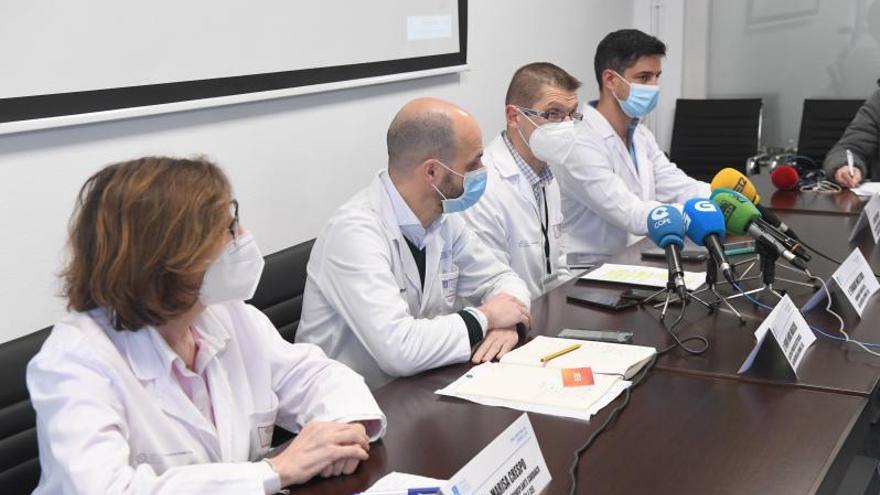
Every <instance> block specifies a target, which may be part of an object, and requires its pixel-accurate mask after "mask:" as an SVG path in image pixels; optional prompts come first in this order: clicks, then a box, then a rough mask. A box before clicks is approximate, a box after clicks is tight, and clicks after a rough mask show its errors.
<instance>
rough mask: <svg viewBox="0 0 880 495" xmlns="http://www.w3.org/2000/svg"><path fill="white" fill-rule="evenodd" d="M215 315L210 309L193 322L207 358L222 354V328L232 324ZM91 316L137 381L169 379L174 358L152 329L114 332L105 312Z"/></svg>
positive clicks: (225, 334) (225, 336) (224, 334)
mask: <svg viewBox="0 0 880 495" xmlns="http://www.w3.org/2000/svg"><path fill="white" fill-rule="evenodd" d="M214 313H215V310H213V309H212V308H211V307H209V308H206V309H205V311H203V312H202V314H201V315H199V317H198V319H196V326H197V327H198V329H199V335H200V337H201V338H202V340H203V341H204V347H203V348H202V349H201V350H200V351H199V352H206V353H209V354H210V357H213V356H215V355H217V354H219V353H220V352H222V351H223V349H225V348H226V343H227V341H228V340H229V339H230V338H231V336H230V334H229V331H228V330H227V329H226V328H225V326H226V325H227V324H231V322H224V321H221V319H220V318H217V316H216V315H215V314H214ZM90 314H91V315H92V317H93V318H95V319H96V320H98V321H99V323H100V324H101V326H102V327H104V328H105V329H106V332H107V333H108V336H109V337H110V339H111V340H113V341H115V342H116V344H117V347H118V348H120V353H122V354H123V356H124V357H125V359H126V361H128V363H129V366H130V367H131V370H132V372H133V373H134V374H135V376H136V377H137V378H138V379H139V380H142V381H146V380H156V379H158V378H160V377H163V376H166V377H167V376H170V374H171V364H172V362H173V361H174V359H175V358H176V357H177V354H176V353H175V352H174V351H173V350H172V349H171V347H170V346H168V343H167V342H165V339H164V338H162V336H161V335H160V334H159V332H158V331H157V330H156V329H155V328H154V327H151V326H148V327H144V328H141V329H140V330H137V331H134V332H132V331H128V330H121V331H117V330H115V329H113V328H112V326H111V325H110V322H109V320H108V318H107V316H106V312H105V311H104V310H94V311H92V312H90ZM110 332H113V333H110Z"/></svg>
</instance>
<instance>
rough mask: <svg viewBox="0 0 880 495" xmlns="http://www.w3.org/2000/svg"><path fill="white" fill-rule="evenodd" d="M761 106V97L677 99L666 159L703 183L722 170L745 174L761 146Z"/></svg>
mask: <svg viewBox="0 0 880 495" xmlns="http://www.w3.org/2000/svg"><path fill="white" fill-rule="evenodd" d="M762 106H763V103H762V101H761V99H760V98H748V99H713V100H689V99H679V100H677V101H676V103H675V120H674V123H673V128H672V144H671V146H670V149H669V159H670V160H672V162H674V163H675V164H676V165H678V167H679V168H680V169H682V170H683V171H684V172H685V173H686V174H688V175H689V176H691V177H693V178H695V179H699V180H703V181H710V180H712V177H714V176H715V174H716V173H717V172H718V171H719V170H721V169H723V168H725V167H732V168H735V169H738V170H740V171H743V172H745V163H746V160H748V159H749V158H750V157H752V156H754V155H756V154H757V152H758V146H759V145H760V139H761V109H762Z"/></svg>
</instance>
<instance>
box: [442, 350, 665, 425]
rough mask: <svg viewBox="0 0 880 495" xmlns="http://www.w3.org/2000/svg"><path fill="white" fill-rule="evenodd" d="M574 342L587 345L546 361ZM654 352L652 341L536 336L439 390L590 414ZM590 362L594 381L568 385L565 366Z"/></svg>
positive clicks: (521, 407)
mask: <svg viewBox="0 0 880 495" xmlns="http://www.w3.org/2000/svg"><path fill="white" fill-rule="evenodd" d="M573 344H580V345H581V347H580V348H579V349H577V350H575V351H572V352H569V353H568V354H565V355H563V356H560V357H557V358H555V359H553V360H551V361H549V362H548V363H546V365H543V366H542V365H541V358H542V357H544V356H546V355H548V354H551V353H553V352H556V351H559V350H561V349H564V348H566V347H568V346H570V345H573ZM654 354H655V350H654V349H653V348H651V347H641V346H633V345H626V344H610V343H604V342H590V341H580V340H571V339H559V338H552V337H536V338H535V339H534V340H532V341H531V342H529V343H528V344H526V345H524V346H522V347H521V348H519V349H516V350H514V351H511V352H509V353H507V354H506V355H504V356H503V357H502V358H501V362H498V363H484V364H481V365H479V366H475V367H473V368H471V369H470V370H469V371H468V372H467V373H465V374H464V375H463V376H462V377H460V378H459V379H457V380H455V381H454V382H452V383H451V384H449V385H448V386H447V387H444V388H443V389H441V390H438V391H437V394H440V395H446V396H451V397H458V398H460V399H466V400H469V401H471V402H476V403H478V404H484V405H489V406H502V407H509V408H511V409H518V410H522V411H531V412H537V413H542V414H551V415H555V416H565V417H570V418H578V419H585V420H587V419H589V418H590V416H592V415H593V414H595V413H596V412H598V411H599V410H600V409H602V408H603V407H605V406H606V405H608V403H610V402H611V401H613V400H614V399H615V398H616V397H617V396H618V395H619V394H620V393H621V392H623V391H624V390H626V388H627V387H628V386H629V382H627V381H625V378H629V377H630V376H632V375H633V374H635V373H636V372H637V371H638V370H639V369H640V368H641V367H642V366H643V365H644V364H645V363H647V362H648V361H649V360H650V359H651V357H652V356H653V355H654ZM584 367H589V368H591V369H592V371H593V384H592V385H588V386H578V387H565V386H563V380H562V369H564V368H584Z"/></svg>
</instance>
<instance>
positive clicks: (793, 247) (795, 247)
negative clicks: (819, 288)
mask: <svg viewBox="0 0 880 495" xmlns="http://www.w3.org/2000/svg"><path fill="white" fill-rule="evenodd" d="M721 193H727V194H732V195H734V196H736V197H738V198H742V201H748V198H747V197H746V196H744V195H742V194H740V193H738V192H736V191H733V190H731V189H720V188H719V189H716V190H714V191H712V195H711V196H709V197H710V198H711V199H713V200H714V199H715V196H716V195H717V194H721ZM755 208H757V209H758V213H760V214H761V218H759V219H758V220H756V222H758V225H760V226H761V227H764V230H766V231H767V233H768V234H770V235H772V236H773V237H775V238H776V240H777V241H779V242H780V243H782V245H783V246H785V248H786V249H788V250H789V251H791V252H792V253H794V254H795V255H797V256H798V257H799V258H801V259H803V260H804V261H810V260H811V259H812V256H810V254H809V253H808V252H807V250H806V249H804V246H802V245H801V243H800V242H798V241H797V240H795V239H792V238H791V237H789V236H787V235H785V234H783V233H782V232H780V231H779V230H777V229H776V227H774V226H773V224H772V223H770V222H767V221H766V220H764V211H765V210H763V209H762V208H761V206H760V205H755ZM767 212H768V213H769V210H767Z"/></svg>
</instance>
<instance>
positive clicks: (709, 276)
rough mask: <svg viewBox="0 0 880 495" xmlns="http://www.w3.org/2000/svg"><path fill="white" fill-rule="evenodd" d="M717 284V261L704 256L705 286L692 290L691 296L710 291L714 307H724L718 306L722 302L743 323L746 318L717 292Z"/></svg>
mask: <svg viewBox="0 0 880 495" xmlns="http://www.w3.org/2000/svg"><path fill="white" fill-rule="evenodd" d="M717 285H718V263H716V262H715V258H713V257H712V256H709V257H708V258H706V287H705V288H702V289H700V290H698V291H694V293H693V297H696V294H699V293H701V292H706V291H709V292H711V293H712V294H714V295H715V302H714V303H713V307H714V308H717V309H721V310H724V309H725V308H719V306H720V305H721V304H724V305H725V306H727V308H726V309H727V310H728V311H730V312H731V313H733V314H734V315H736V317H737V318H738V319H739V323H740V325H742V324H744V323H745V322H746V319H745V318H743V315H742V314H740V312H739V311H737V310H736V308H734V307H733V305H732V304H730V302H729V301H728V300H727V299H726V298H725V297H724V296H722V295H721V294H720V293H719V292H718V288H717Z"/></svg>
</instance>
